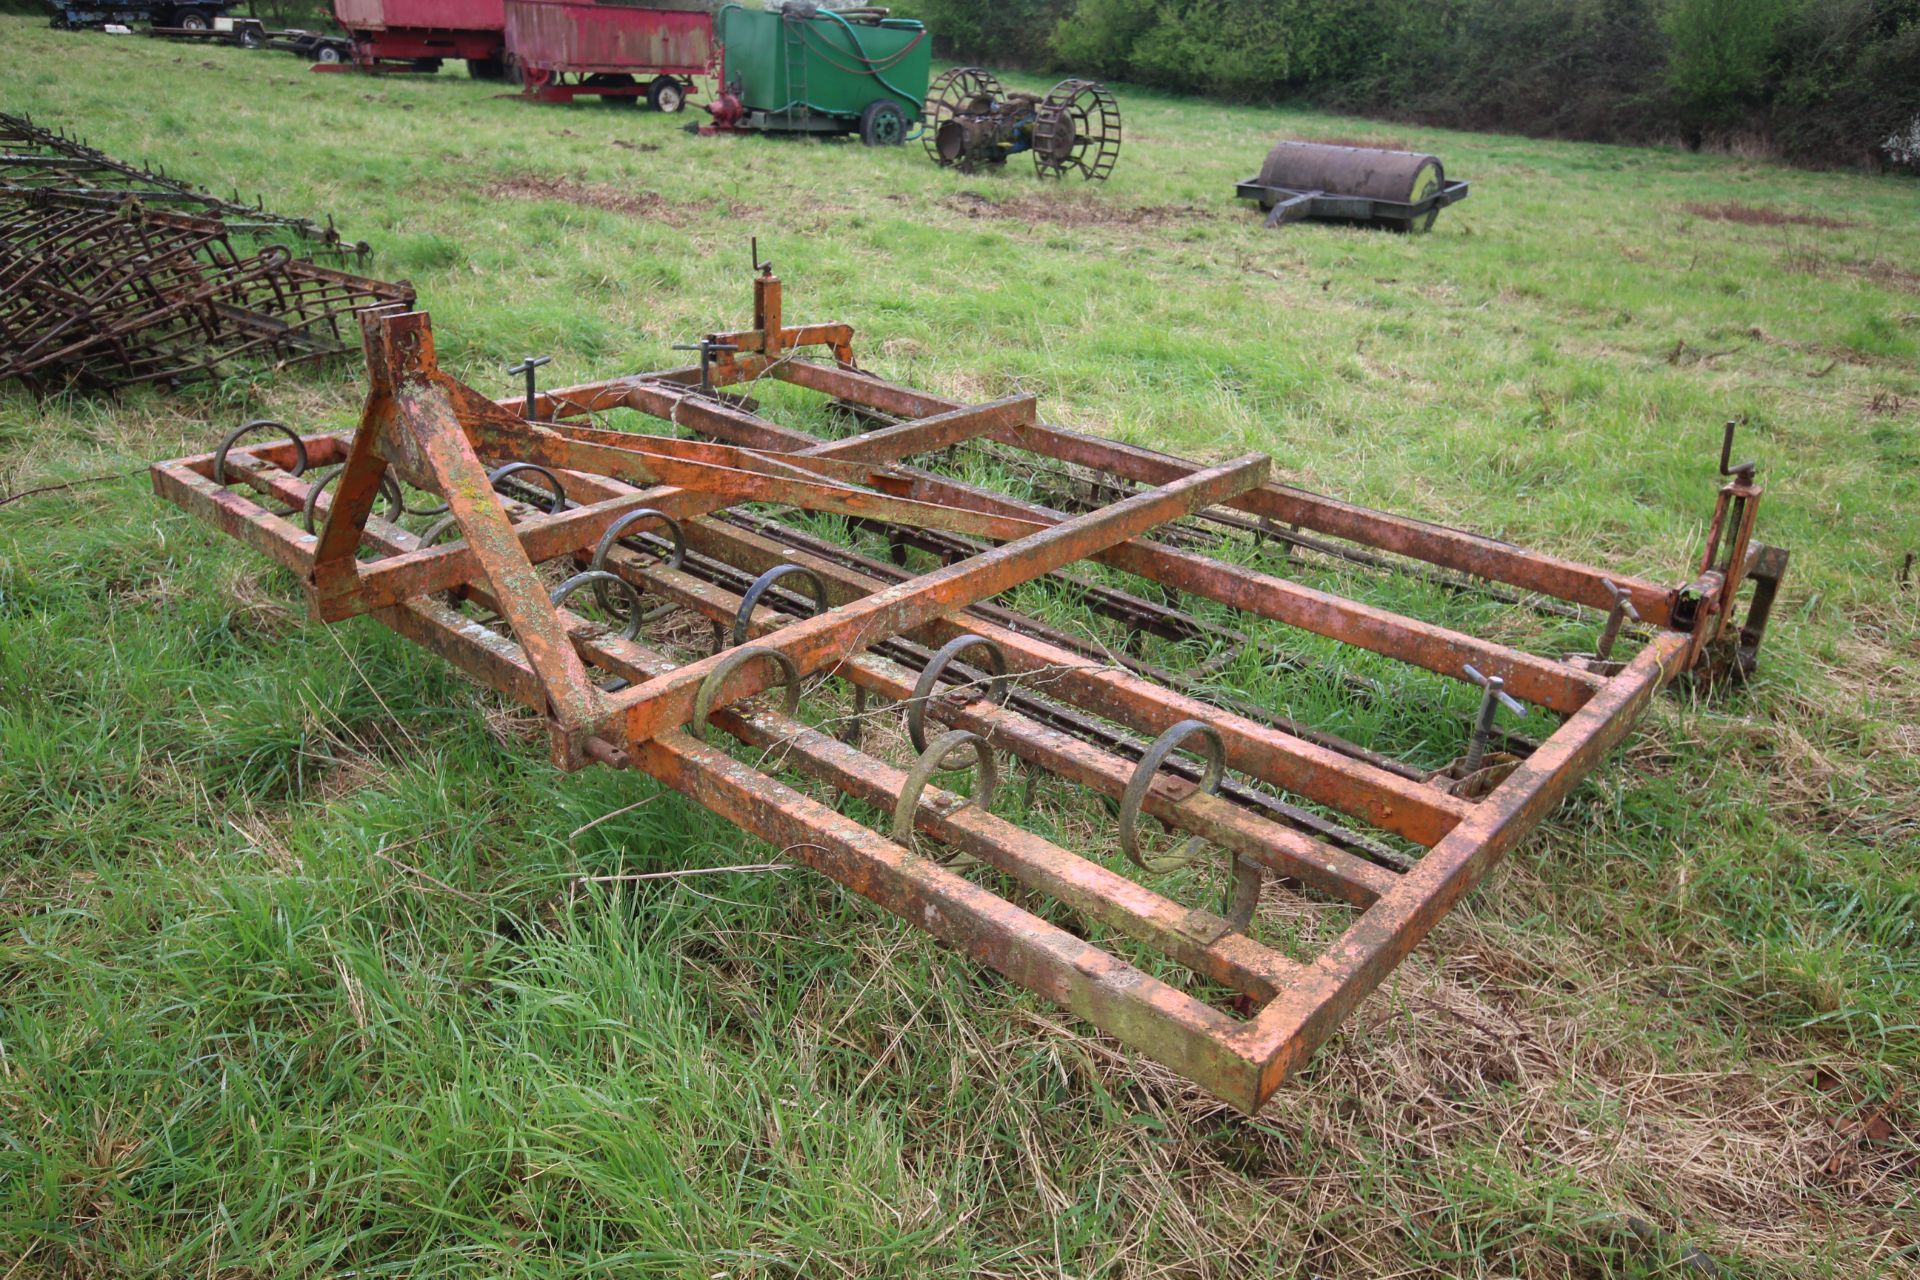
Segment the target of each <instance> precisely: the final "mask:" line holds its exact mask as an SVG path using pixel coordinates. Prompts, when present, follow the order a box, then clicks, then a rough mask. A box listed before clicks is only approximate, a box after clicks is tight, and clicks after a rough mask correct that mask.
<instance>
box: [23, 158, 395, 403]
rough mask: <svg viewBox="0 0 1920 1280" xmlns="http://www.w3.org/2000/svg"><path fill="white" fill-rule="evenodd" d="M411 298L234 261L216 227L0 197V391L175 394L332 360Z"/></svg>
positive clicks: (379, 286) (302, 271)
mask: <svg viewBox="0 0 1920 1280" xmlns="http://www.w3.org/2000/svg"><path fill="white" fill-rule="evenodd" d="M412 299H413V290H412V288H411V287H409V286H408V285H406V284H404V283H402V284H389V283H387V282H385V281H381V280H372V279H368V278H366V277H363V276H355V275H349V274H347V273H346V272H343V271H334V270H331V269H330V268H327V267H322V266H317V265H315V264H314V263H311V262H307V261H304V260H302V259H299V258H295V257H294V256H293V255H292V254H290V253H288V252H287V250H286V248H285V247H284V246H282V245H277V244H269V245H267V246H266V247H264V248H262V249H259V250H258V251H257V252H255V253H252V254H244V253H242V252H240V251H238V250H236V249H235V248H234V245H233V243H232V234H231V233H230V231H229V230H228V228H227V226H226V225H225V224H223V223H222V222H220V221H218V220H216V219H212V218H203V217H198V216H194V215H190V214H184V213H172V212H166V211H161V210H153V209H148V208H145V207H144V206H142V205H141V204H139V203H138V202H136V201H132V200H122V201H120V202H115V203H113V204H111V205H107V206H105V207H103V206H102V204H101V203H100V202H97V201H94V200H90V199H86V198H83V197H78V196H74V195H68V194H63V193H61V192H58V191H37V192H30V193H28V194H26V195H24V196H22V197H20V198H17V199H8V198H0V381H4V380H5V379H7V378H19V379H21V380H23V381H24V382H26V383H27V384H28V385H29V386H31V387H33V388H34V389H36V390H42V391H44V390H56V389H59V388H62V387H66V386H74V385H77V386H82V387H95V388H113V387H122V386H127V385H130V384H133V383H141V382H166V383H178V382H183V381H188V380H191V379H194V378H199V377H212V376H219V375H222V374H227V373H232V372H236V371H237V370H238V368H239V367H241V366H242V365H262V364H264V365H269V366H272V367H276V368H277V367H279V366H282V365H287V364H294V363H300V362H304V361H308V360H317V359H322V358H324V357H326V356H330V355H338V354H341V353H343V352H345V351H346V350H347V349H348V345H349V343H350V342H351V341H352V340H353V339H354V338H356V337H358V333H357V326H356V325H355V323H354V321H353V319H352V316H353V313H354V312H355V311H357V310H358V309H360V308H362V307H366V306H372V305H378V304H383V303H407V304H411V302H412Z"/></svg>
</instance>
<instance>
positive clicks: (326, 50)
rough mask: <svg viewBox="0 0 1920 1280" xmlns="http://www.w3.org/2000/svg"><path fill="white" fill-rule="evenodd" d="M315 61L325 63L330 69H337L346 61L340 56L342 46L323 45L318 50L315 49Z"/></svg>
mask: <svg viewBox="0 0 1920 1280" xmlns="http://www.w3.org/2000/svg"><path fill="white" fill-rule="evenodd" d="M313 60H314V61H315V62H321V63H325V64H326V65H327V66H329V67H337V66H339V65H340V63H341V62H342V61H344V59H342V58H341V56H340V46H339V45H333V44H323V45H321V46H320V47H319V48H318V49H315V50H314V51H313Z"/></svg>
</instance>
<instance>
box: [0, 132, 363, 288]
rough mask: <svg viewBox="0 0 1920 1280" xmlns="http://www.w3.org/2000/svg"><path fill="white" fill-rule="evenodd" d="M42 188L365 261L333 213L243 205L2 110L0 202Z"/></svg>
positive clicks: (306, 250) (100, 204)
mask: <svg viewBox="0 0 1920 1280" xmlns="http://www.w3.org/2000/svg"><path fill="white" fill-rule="evenodd" d="M33 192H45V193H48V194H56V195H61V196H65V197H68V198H69V199H71V200H74V201H83V202H88V203H91V204H93V205H94V206H96V207H97V208H100V209H103V210H110V209H114V208H118V207H119V206H120V205H122V204H123V203H124V202H125V201H126V200H127V199H128V197H133V198H135V199H137V200H139V201H140V203H142V204H143V205H147V206H149V207H154V208H166V209H177V210H182V211H185V212H189V213H198V214H202V215H205V216H207V217H212V218H218V219H220V220H221V221H222V222H223V223H224V224H225V225H226V228H227V230H228V231H229V232H233V233H238V234H243V235H249V236H252V237H254V238H256V239H261V240H273V241H277V242H280V243H282V244H285V245H286V246H287V247H288V248H299V249H300V250H301V251H302V252H304V253H306V254H308V255H312V256H323V257H338V258H345V257H349V256H351V257H355V258H359V259H363V260H364V259H365V258H366V257H367V256H368V255H370V254H371V253H372V252H373V249H372V247H371V246H369V245H368V244H367V242H366V241H364V240H361V241H357V242H350V241H347V240H344V239H342V238H341V235H340V232H339V231H338V229H336V228H335V227H334V225H333V220H332V219H331V218H329V219H327V220H326V222H324V223H322V222H318V221H315V220H314V219H312V218H301V217H295V216H293V215H290V214H284V213H276V212H274V211H273V210H271V209H268V208H266V207H265V205H264V204H262V203H261V202H259V201H256V202H255V203H253V204H250V205H249V204H245V203H242V201H241V200H240V198H239V196H238V195H237V194H236V195H235V196H234V197H233V198H232V199H224V198H222V197H220V196H217V195H214V194H213V193H212V192H210V191H204V190H202V189H200V188H199V187H195V186H193V185H191V184H189V183H187V182H184V181H182V180H181V179H179V178H176V177H173V176H172V175H170V174H169V173H167V171H166V170H165V169H164V168H155V167H153V166H151V165H140V164H131V163H128V162H127V161H125V160H117V159H115V158H114V157H112V156H110V155H108V154H107V153H106V152H104V151H101V150H99V149H97V148H95V147H91V146H88V145H87V144H86V143H85V142H84V141H82V140H81V139H79V138H75V137H72V136H70V135H69V134H67V133H65V132H62V131H60V130H55V129H48V128H46V127H44V126H42V125H38V124H35V123H34V122H33V120H32V119H31V118H29V117H27V116H16V115H8V114H6V113H5V112H0V199H18V198H20V197H21V196H23V195H26V194H29V193H33Z"/></svg>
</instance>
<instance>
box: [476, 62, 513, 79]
mask: <svg viewBox="0 0 1920 1280" xmlns="http://www.w3.org/2000/svg"><path fill="white" fill-rule="evenodd" d="M467 74H468V75H469V76H471V77H473V78H474V79H475V80H504V79H506V78H507V64H506V63H505V62H503V61H501V60H500V59H499V58H468V59H467Z"/></svg>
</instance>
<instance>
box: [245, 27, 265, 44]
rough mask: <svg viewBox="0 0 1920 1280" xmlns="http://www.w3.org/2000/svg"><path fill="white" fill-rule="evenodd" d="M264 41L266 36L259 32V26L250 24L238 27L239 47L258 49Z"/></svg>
mask: <svg viewBox="0 0 1920 1280" xmlns="http://www.w3.org/2000/svg"><path fill="white" fill-rule="evenodd" d="M266 43H267V37H266V36H265V35H263V34H262V33H261V31H260V28H258V27H252V26H248V27H241V28H240V47H241V48H242V49H258V48H261V47H262V46H264V45H265V44H266Z"/></svg>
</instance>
